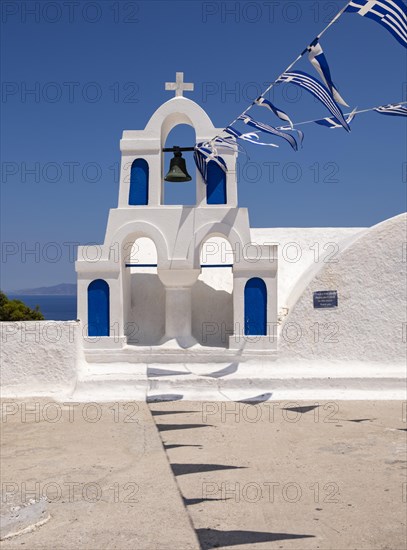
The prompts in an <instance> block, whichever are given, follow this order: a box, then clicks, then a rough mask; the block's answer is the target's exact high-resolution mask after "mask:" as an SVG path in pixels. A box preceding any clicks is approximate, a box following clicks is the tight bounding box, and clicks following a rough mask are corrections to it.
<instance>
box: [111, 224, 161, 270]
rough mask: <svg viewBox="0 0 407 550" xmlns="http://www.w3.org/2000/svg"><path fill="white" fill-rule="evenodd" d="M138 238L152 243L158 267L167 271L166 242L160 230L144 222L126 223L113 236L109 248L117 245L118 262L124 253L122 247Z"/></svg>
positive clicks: (121, 259)
mask: <svg viewBox="0 0 407 550" xmlns="http://www.w3.org/2000/svg"><path fill="white" fill-rule="evenodd" d="M139 237H148V238H149V239H151V240H152V241H153V242H154V244H155V247H156V249H157V263H158V265H159V267H161V268H163V269H168V267H169V264H170V261H169V254H168V243H167V240H166V238H165V236H164V234H163V233H162V231H161V230H160V229H158V228H157V227H156V226H155V225H153V224H151V223H148V222H145V221H134V222H128V223H126V224H125V225H123V226H122V227H120V228H119V229H118V230H117V231H116V233H115V234H114V235H113V238H112V242H111V243H110V246H113V245H114V244H115V243H118V244H119V250H120V262H122V261H123V253H125V252H126V251H123V245H124V244H125V243H130V242H133V243H134V241H135V240H136V239H137V238H139Z"/></svg>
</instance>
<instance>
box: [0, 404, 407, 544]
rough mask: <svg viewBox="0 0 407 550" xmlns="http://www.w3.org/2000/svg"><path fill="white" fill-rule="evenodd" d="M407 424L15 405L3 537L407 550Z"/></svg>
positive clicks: (305, 413)
mask: <svg viewBox="0 0 407 550" xmlns="http://www.w3.org/2000/svg"><path fill="white" fill-rule="evenodd" d="M36 403H37V405H36ZM28 407H29V408H30V409H31V410H34V413H31V415H30V414H29V413H28V411H27V410H26V409H27V408H28ZM24 416H25V418H24ZM406 428H407V425H406V402H401V401H378V402H371V401H358V402H357V401H353V402H352V401H337V402H334V401H331V402H319V403H316V402H314V401H307V402H297V403H296V402H287V401H280V402H279V403H277V402H275V401H268V402H264V403H261V404H252V403H243V402H241V403H234V402H210V401H208V402H187V401H175V402H174V401H173V402H162V403H150V404H149V405H146V404H145V403H140V402H137V403H135V402H133V403H131V402H129V403H126V402H118V403H110V404H103V405H97V404H88V403H80V404H78V405H76V406H74V405H73V404H72V403H70V404H66V405H62V404H58V403H54V402H51V401H49V402H48V401H47V400H38V401H35V399H31V400H27V401H25V402H21V401H15V402H12V401H7V402H4V403H3V422H2V448H3V450H2V514H3V516H4V518H5V519H6V520H7V521H6V523H5V528H4V527H3V529H2V533H3V536H4V535H6V536H7V534H11V533H12V532H13V525H14V529H15V530H22V529H24V528H27V527H28V528H30V525H28V524H27V525H24V521H25V522H26V523H27V521H28V520H27V519H26V516H27V514H26V509H28V508H29V507H30V506H37V507H39V512H38V517H37V518H35V517H34V515H35V514H33V517H32V518H31V521H32V524H31V525H34V524H35V519H38V520H39V521H41V520H43V519H44V518H45V516H44V514H43V515H42V516H41V515H40V512H41V506H42V505H43V503H44V502H45V503H46V513H48V514H49V516H50V517H49V519H48V520H47V521H45V522H44V523H43V524H42V525H41V526H39V527H37V528H36V529H34V530H32V531H31V532H26V533H25V534H20V535H17V536H14V537H11V538H6V539H5V540H4V541H3V542H2V548H4V549H8V548H10V549H11V548H16V547H24V548H29V549H30V550H31V549H39V548H41V549H53V548H56V547H58V548H61V549H73V548H84V549H89V550H93V549H96V548H103V549H118V550H119V549H126V548H133V549H140V550H150V549H151V550H155V549H157V550H158V549H160V550H161V549H162V550H167V549H168V550H170V549H171V550H172V549H179V550H184V549H185V550H187V549H209V548H223V549H232V548H239V549H240V548H242V549H243V548H250V549H255V550H272V549H273V548H279V549H281V548H282V549H291V548H292V549H311V548H312V549H326V550H328V549H330V550H334V549H335V550H344V549H358V550H359V549H363V550H378V549H383V550H384V549H388V550H390V549H391V550H398V549H400V550H401V549H404V548H405V545H406V502H407V478H406V464H407V456H406V436H407V432H406ZM160 440H161V441H160ZM30 499H31V501H32V502H31V501H30ZM38 503H40V504H38ZM16 506H17V507H18V506H22V507H21V508H20V510H15V508H16ZM21 511H23V512H24V513H22V512H21ZM19 513H20V515H21V516H22V517H20V520H19V522H18V518H17V517H16V516H18V514H19ZM45 519H46V518H45ZM13 521H14V523H13ZM3 524H4V522H3Z"/></svg>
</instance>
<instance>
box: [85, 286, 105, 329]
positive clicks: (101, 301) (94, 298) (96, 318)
mask: <svg viewBox="0 0 407 550" xmlns="http://www.w3.org/2000/svg"><path fill="white" fill-rule="evenodd" d="M109 310H110V306H109V285H108V284H107V282H106V281H104V280H103V279H96V280H95V281H92V282H91V283H90V285H89V286H88V336H109V335H110V331H109V325H110V312H109Z"/></svg>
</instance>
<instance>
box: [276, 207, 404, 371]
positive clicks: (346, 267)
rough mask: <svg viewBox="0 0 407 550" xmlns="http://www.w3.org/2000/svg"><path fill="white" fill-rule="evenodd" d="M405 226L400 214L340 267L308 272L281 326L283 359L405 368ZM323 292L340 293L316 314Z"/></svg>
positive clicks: (365, 238)
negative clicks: (318, 294) (333, 304)
mask: <svg viewBox="0 0 407 550" xmlns="http://www.w3.org/2000/svg"><path fill="white" fill-rule="evenodd" d="M406 222H407V215H406V214H402V215H400V216H396V217H394V218H391V219H389V220H386V221H384V222H382V223H380V224H378V225H376V226H373V227H372V228H370V229H369V230H367V231H365V232H363V233H360V236H359V238H357V239H356V240H354V241H353V243H352V244H350V245H349V246H348V248H345V250H344V251H343V252H342V253H341V254H339V255H338V257H337V260H338V261H337V262H336V263H322V267H321V268H320V269H319V270H317V271H316V267H315V266H314V265H312V266H311V267H310V268H309V271H308V272H306V273H305V274H304V276H303V277H302V278H301V280H299V281H298V282H297V285H296V287H294V288H293V290H292V293H291V294H292V296H293V297H294V298H295V299H297V298H298V299H297V301H296V302H295V303H294V304H293V307H292V308H291V309H290V311H289V314H288V317H287V318H286V320H285V325H283V327H282V334H281V338H280V346H279V360H290V361H293V360H304V359H308V360H317V361H324V360H328V361H337V362H349V361H365V362H379V363H385V364H389V365H390V364H395V363H402V364H405V361H406V324H405V323H406V320H407V319H406V313H407V312H406V303H407V297H406V276H407V273H406V266H407V263H406V261H407V258H406V253H407V250H406V241H407V239H406ZM306 281H310V282H309V284H307V285H305V283H306ZM320 290H337V291H338V307H337V308H335V309H326V310H324V309H314V308H313V292H315V291H320ZM292 301H293V302H294V299H293V300H292Z"/></svg>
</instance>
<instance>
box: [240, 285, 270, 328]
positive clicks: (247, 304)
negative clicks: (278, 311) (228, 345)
mask: <svg viewBox="0 0 407 550" xmlns="http://www.w3.org/2000/svg"><path fill="white" fill-rule="evenodd" d="M244 333H245V334H246V335H247V336H267V288H266V284H265V282H264V281H263V279H259V278H258V277H254V278H253V279H249V280H248V281H247V283H246V286H245V289H244Z"/></svg>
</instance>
